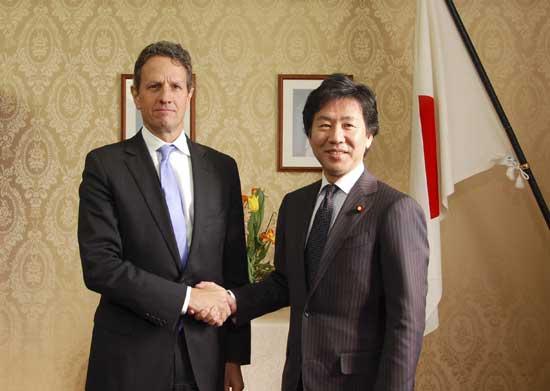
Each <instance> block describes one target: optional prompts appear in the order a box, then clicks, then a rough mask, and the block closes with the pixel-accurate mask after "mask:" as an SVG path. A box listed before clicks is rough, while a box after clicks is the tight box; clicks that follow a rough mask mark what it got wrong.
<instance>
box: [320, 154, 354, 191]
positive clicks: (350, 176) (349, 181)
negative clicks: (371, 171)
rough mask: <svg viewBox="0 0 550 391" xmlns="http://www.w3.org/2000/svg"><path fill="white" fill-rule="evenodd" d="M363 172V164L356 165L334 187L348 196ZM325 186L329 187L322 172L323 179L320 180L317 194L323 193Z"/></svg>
mask: <svg viewBox="0 0 550 391" xmlns="http://www.w3.org/2000/svg"><path fill="white" fill-rule="evenodd" d="M363 172H365V165H364V164H363V162H361V164H358V165H357V167H355V168H353V169H352V170H351V171H350V172H348V173H347V174H345V175H344V176H342V177H341V178H339V179H338V180H337V181H336V182H334V185H336V187H337V188H338V189H340V190H342V191H343V192H344V193H346V194H348V193H349V192H350V190H351V188H352V187H353V185H355V182H357V180H358V179H359V177H360V176H361V175H362V174H363ZM326 185H330V182H329V181H328V180H327V178H326V177H325V173H324V172H323V177H322V179H321V188H320V189H319V193H321V191H323V189H324V188H325V186H326Z"/></svg>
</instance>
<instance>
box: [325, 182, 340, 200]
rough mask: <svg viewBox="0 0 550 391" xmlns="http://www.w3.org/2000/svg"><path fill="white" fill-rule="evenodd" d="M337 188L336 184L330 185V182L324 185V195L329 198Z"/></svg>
mask: <svg viewBox="0 0 550 391" xmlns="http://www.w3.org/2000/svg"><path fill="white" fill-rule="evenodd" d="M337 189H338V187H337V186H336V185H331V184H329V185H326V186H325V197H326V198H328V199H331V198H332V196H333V195H334V193H335V192H336V190H337Z"/></svg>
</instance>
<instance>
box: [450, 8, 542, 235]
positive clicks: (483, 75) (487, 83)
mask: <svg viewBox="0 0 550 391" xmlns="http://www.w3.org/2000/svg"><path fill="white" fill-rule="evenodd" d="M445 3H447V8H448V9H449V12H450V14H451V16H452V18H453V20H454V22H455V25H456V28H457V30H458V32H459V34H460V36H461V38H462V41H463V42H464V45H465V46H466V49H467V50H468V54H469V55H470V58H471V59H472V62H473V63H474V66H475V68H476V70H477V74H478V75H479V77H480V79H481V81H482V83H483V86H484V87H485V91H487V94H488V95H489V98H490V99H491V102H492V103H493V106H494V108H495V110H496V112H497V114H498V117H499V118H500V122H501V123H502V126H503V127H504V130H505V131H506V134H507V135H508V139H509V140H510V143H511V144H512V148H513V149H514V152H515V154H516V156H517V158H518V161H519V164H520V166H519V167H520V168H521V170H522V171H524V172H525V173H526V174H527V175H529V179H528V182H529V186H530V187H531V191H532V192H533V195H534V196H535V199H536V201H537V204H538V206H539V209H540V212H541V213H542V216H543V217H544V220H545V221H546V226H547V227H548V229H550V213H549V212H548V205H547V204H546V201H545V200H544V197H543V195H542V193H541V191H540V188H539V186H538V184H537V181H536V179H535V175H534V174H533V171H531V167H530V165H529V163H528V162H527V159H526V158H525V155H524V153H523V150H522V149H521V145H520V144H519V141H518V139H517V137H516V134H515V133H514V129H513V128H512V125H510V121H508V117H507V116H506V113H505V112H504V109H503V108H502V105H501V104H500V101H499V99H498V97H497V94H496V93H495V89H494V88H493V85H492V84H491V80H490V79H489V76H488V75H487V72H485V68H484V67H483V64H482V63H481V60H480V59H479V56H478V55H477V51H476V49H475V47H474V44H473V43H472V40H471V39H470V36H469V35H468V31H466V28H465V27H464V24H463V23H462V19H461V18H460V15H459V14H458V11H457V9H456V7H455V5H454V3H453V0H445Z"/></svg>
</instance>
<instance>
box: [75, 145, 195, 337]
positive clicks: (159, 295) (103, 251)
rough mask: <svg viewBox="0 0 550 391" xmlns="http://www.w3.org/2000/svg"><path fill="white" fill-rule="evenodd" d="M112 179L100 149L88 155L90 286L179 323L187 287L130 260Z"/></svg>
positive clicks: (83, 243) (83, 244) (82, 243)
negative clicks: (125, 253) (101, 159)
mask: <svg viewBox="0 0 550 391" xmlns="http://www.w3.org/2000/svg"><path fill="white" fill-rule="evenodd" d="M111 186H112V184H111V181H110V178H109V176H108V174H107V171H106V169H105V167H103V165H102V163H101V161H100V158H99V157H98V154H96V153H94V152H91V153H90V154H88V156H87V157H86V163H85V167H84V172H83V174H82V183H81V185H80V190H79V195H80V205H79V212H78V242H79V247H80V257H81V261H82V269H83V274H84V282H85V284H86V286H87V287H88V288H89V289H91V290H93V291H95V292H98V293H100V294H101V295H102V300H103V299H106V300H109V301H110V302H111V303H113V304H115V305H118V306H121V307H124V308H125V309H127V310H129V311H132V312H133V313H135V314H136V315H138V316H139V317H142V318H144V319H145V320H147V321H149V322H151V323H153V324H156V325H157V326H161V327H171V328H173V327H175V325H176V322H177V320H178V318H179V315H180V312H181V308H182V306H183V302H184V300H185V295H186V289H187V286H186V285H184V284H179V283H176V282H173V281H170V280H167V279H164V278H161V277H160V276H158V275H155V274H152V273H149V272H147V271H145V270H143V269H141V268H139V267H136V265H134V264H133V263H132V262H131V261H129V260H127V259H124V251H123V246H122V240H121V236H120V232H119V229H118V218H117V209H116V205H115V201H114V197H113V190H112V188H111Z"/></svg>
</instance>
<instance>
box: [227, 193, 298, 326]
mask: <svg viewBox="0 0 550 391" xmlns="http://www.w3.org/2000/svg"><path fill="white" fill-rule="evenodd" d="M286 205H287V197H285V198H284V199H283V202H282V203H281V207H280V208H279V215H278V217H277V229H276V234H275V270H274V271H273V272H271V273H270V274H269V275H268V276H267V277H266V278H265V279H264V280H263V281H261V282H259V283H255V284H250V285H247V286H245V287H242V288H240V289H236V290H234V293H235V297H236V299H237V317H236V320H237V323H240V322H245V321H248V320H250V319H254V318H257V317H259V316H262V315H264V314H267V313H269V312H273V311H276V310H278V309H280V308H283V307H286V306H288V305H289V294H288V280H287V271H286V255H285V224H286V223H285V220H286V214H287V212H286Z"/></svg>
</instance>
